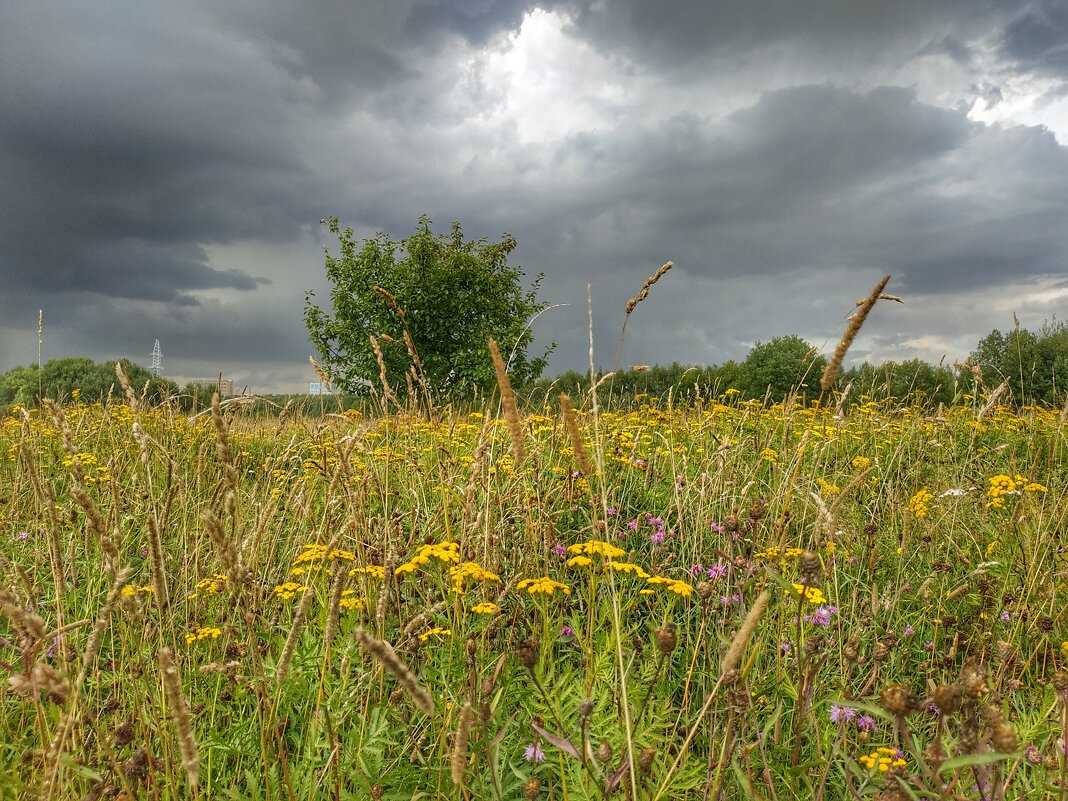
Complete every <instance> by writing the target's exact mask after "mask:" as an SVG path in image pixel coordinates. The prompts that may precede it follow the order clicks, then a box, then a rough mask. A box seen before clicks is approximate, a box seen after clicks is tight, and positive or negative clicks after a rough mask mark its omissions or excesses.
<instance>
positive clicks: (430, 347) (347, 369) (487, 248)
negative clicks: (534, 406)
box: [304, 216, 551, 397]
mask: <svg viewBox="0 0 1068 801" xmlns="http://www.w3.org/2000/svg"><path fill="white" fill-rule="evenodd" d="M324 223H325V224H326V225H328V226H329V228H330V232H331V233H333V234H334V235H335V236H337V238H338V243H339V245H340V253H339V255H337V256H334V255H332V254H331V253H330V252H329V250H326V251H325V254H326V274H327V277H328V278H329V279H330V281H331V283H332V284H333V289H332V290H331V292H330V299H331V303H332V305H333V315H332V316H331V315H330V314H328V313H327V312H325V311H324V310H323V309H321V308H320V307H319V306H317V305H315V303H313V301H312V297H313V293H310V292H309V293H308V296H307V298H306V302H305V310H304V319H305V323H306V324H307V326H308V332H309V335H310V339H311V341H312V343H313V344H314V345H315V347H316V348H317V349H318V351H319V353H320V355H321V357H322V364H323V367H324V368H325V369H326V370H327V372H328V373H329V374H330V375H331V377H332V378H333V380H334V382H335V383H336V384H337V385H338V386H340V387H342V388H344V389H346V390H349V391H353V392H356V391H360V390H361V389H365V388H366V387H367V386H368V385H369V383H377V382H378V377H379V366H378V361H377V358H376V356H375V353H374V350H373V348H372V345H371V342H370V337H371V336H374V337H376V338H377V339H378V340H379V342H380V346H381V348H382V354H383V358H384V361H385V364H386V377H387V380H388V381H389V383H390V385H391V386H392V388H393V390H394V392H396V393H397V394H402V393H403V392H404V391H405V389H406V387H407V385H408V382H407V379H406V374H407V373H408V372H409V370H410V369H411V368H412V366H413V357H412V355H411V354H410V353H409V349H408V347H407V346H406V344H405V340H404V336H405V332H406V330H407V333H408V334H410V336H411V339H412V341H413V343H414V346H415V351H416V353H417V354H418V357H419V360H420V363H421V370H422V375H423V377H424V378H425V380H426V382H427V384H428V386H429V387H430V388H431V390H432V391H434V392H435V393H437V394H439V395H441V396H448V397H456V396H457V395H458V394H460V393H461V392H464V393H469V392H470V391H471V389H472V388H473V387H479V388H483V389H485V388H487V387H489V386H491V385H492V384H493V381H494V373H493V364H492V362H491V361H490V356H489V349H488V346H487V340H488V339H489V338H490V337H493V338H494V339H496V340H497V342H498V344H499V345H500V348H501V352H502V354H503V355H505V357H506V358H509V356H510V358H509V365H508V367H509V372H510V374H511V378H512V381H513V382H514V383H516V384H519V385H522V384H523V383H526V382H528V381H532V380H534V379H536V378H537V377H538V376H539V375H540V374H541V371H542V370H543V369H544V367H545V365H546V359H545V357H544V356H543V357H541V358H531V357H530V356H528V354H527V350H528V349H529V347H530V345H531V343H532V341H533V338H534V336H533V333H532V332H531V330H530V327H529V323H530V321H531V319H532V318H533V317H534V316H536V315H537V314H538V313H540V312H541V311H543V310H544V309H545V308H546V304H544V303H541V302H539V301H538V300H537V290H538V286H539V284H540V282H541V276H538V278H537V279H536V280H535V281H534V284H533V287H532V288H531V289H530V290H529V291H526V292H524V291H523V288H522V278H523V272H522V271H521V270H520V269H518V268H514V267H509V266H508V264H507V260H508V255H509V254H510V253H511V252H512V251H513V250H514V249H515V247H516V240H515V239H514V238H513V237H512V236H510V235H505V236H504V237H503V238H502V239H501V241H500V242H497V243H489V242H487V241H486V240H485V239H479V240H477V241H466V242H465V241H464V238H463V231H462V230H461V228H460V224H459V223H458V222H454V223H453V224H452V231H451V233H450V234H449V235H447V236H444V235H442V236H438V235H435V234H434V233H433V232H432V231H431V228H430V226H431V222H430V220H429V219H427V217H426V216H423V217H420V219H419V227H418V228H417V229H416V232H415V233H414V234H412V235H411V236H410V237H408V238H407V239H405V240H403V241H399V242H395V241H392V240H390V239H389V238H387V237H386V236H385V235H384V234H379V235H378V236H376V237H375V238H373V239H366V240H364V241H363V242H362V243H360V242H357V240H356V239H355V238H354V237H353V232H352V229H351V228H346V229H344V230H342V229H341V227H340V224H339V222H338V219H337V218H336V217H332V218H331V219H330V220H328V221H324ZM376 286H377V287H381V288H382V289H385V290H386V291H388V292H389V293H391V294H392V296H393V297H394V298H395V299H396V305H397V307H399V310H400V312H399V313H398V310H397V308H393V307H392V304H391V303H390V302H389V301H388V300H387V299H386V298H384V297H383V296H381V295H380V294H378V293H376V292H375V291H374V288H375V287H376ZM402 314H403V317H402ZM549 350H551V348H550V349H549ZM548 353H549V351H546V353H545V356H548Z"/></svg>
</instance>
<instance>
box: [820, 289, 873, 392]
mask: <svg viewBox="0 0 1068 801" xmlns="http://www.w3.org/2000/svg"><path fill="white" fill-rule="evenodd" d="M889 281H890V273H887V274H886V275H884V276H883V278H882V280H881V281H879V283H877V284H876V285H875V289H873V290H872V292H871V294H870V295H868V297H866V298H865V299H864V301H863V303H861V304H860V308H858V309H857V311H856V312H854V313H853V315H852V316H851V317H850V318H849V325H848V326H846V330H845V333H844V334H842V339H841V341H840V342H839V343H838V347H836V348H835V349H834V355H833V356H831V360H830V361H829V362H827V366H826V367H825V368H823V377H822V378H821V379H820V389H821V390H822V391H823V392H826V391H827V390H828V389H830V386H831V384H833V383H834V379H835V378H837V377H838V371H839V370H841V369H842V360H843V359H845V355H846V353H847V352H848V351H849V346H850V345H852V344H853V340H854V339H856V337H857V333H858V332H859V331H860V327H861V326H862V325H864V321H865V320H867V319H868V315H869V314H870V313H871V310H872V309H873V308H874V307H875V303H876V302H877V301H878V300H879V297H880V295H882V293H883V290H884V289H885V288H886V285H887V283H888V282H889Z"/></svg>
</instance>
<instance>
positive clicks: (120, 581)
mask: <svg viewBox="0 0 1068 801" xmlns="http://www.w3.org/2000/svg"><path fill="white" fill-rule="evenodd" d="M133 574H134V569H133V568H132V567H124V568H122V569H121V570H119V571H118V573H116V575H115V580H114V581H113V582H112V583H111V589H110V590H109V591H108V597H107V599H106V600H105V601H104V605H103V606H102V607H100V610H99V611H98V612H97V614H96V621H95V622H94V623H93V628H92V629H91V630H90V632H89V638H88V639H87V640H86V641H85V651H84V653H83V655H82V666H81V668H80V669H79V671H78V678H77V679H76V680H75V682H74V688H75V690H74V691H75V694H77V693H79V692H81V688H82V686H83V685H84V684H85V680H86V679H87V678H88V677H89V670H90V669H91V668H92V666H93V665H94V664H95V663H96V655H97V654H98V653H99V652H100V643H101V642H102V641H103V639H104V630H105V629H106V628H107V626H108V621H110V620H111V613H112V612H113V611H114V610H115V606H116V605H117V604H118V603H119V599H120V598H122V588H123V587H125V586H126V583H127V582H128V581H129V580H130V577H131V576H132V575H133Z"/></svg>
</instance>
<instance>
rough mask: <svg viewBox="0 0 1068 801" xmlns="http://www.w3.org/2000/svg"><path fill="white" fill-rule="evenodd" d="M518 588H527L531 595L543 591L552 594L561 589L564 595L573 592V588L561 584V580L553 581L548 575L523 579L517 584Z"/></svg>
mask: <svg viewBox="0 0 1068 801" xmlns="http://www.w3.org/2000/svg"><path fill="white" fill-rule="evenodd" d="M515 586H516V589H519V590H526V591H527V592H529V593H530V594H531V595H536V594H538V593H543V594H545V595H552V594H553V593H554V592H555V591H556V590H560V591H562V592H563V593H564V595H570V594H571V588H570V587H568V586H567V585H566V584H561V583H560V582H559V581H553V580H552V579H551V578H549V577H548V576H542V577H541V578H528V579H523V580H522V581H520V582H519V583H518V584H516V585H515Z"/></svg>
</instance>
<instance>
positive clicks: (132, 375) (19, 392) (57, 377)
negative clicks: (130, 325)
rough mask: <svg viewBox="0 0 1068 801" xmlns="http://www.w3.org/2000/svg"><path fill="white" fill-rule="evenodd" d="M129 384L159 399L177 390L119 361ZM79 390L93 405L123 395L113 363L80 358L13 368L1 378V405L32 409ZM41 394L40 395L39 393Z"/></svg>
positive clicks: (81, 395) (141, 369) (174, 386)
mask: <svg viewBox="0 0 1068 801" xmlns="http://www.w3.org/2000/svg"><path fill="white" fill-rule="evenodd" d="M122 366H123V369H124V370H125V371H126V375H127V376H128V377H129V379H130V383H131V384H132V385H133V386H134V387H135V388H136V389H138V390H140V389H141V388H142V387H144V386H145V385H146V384H147V385H148V397H149V398H150V399H153V400H161V399H162V398H164V397H166V396H167V395H169V394H172V393H176V392H177V391H178V387H177V385H176V384H175V383H174V382H173V381H168V380H167V379H163V378H154V377H153V376H152V374H151V373H150V372H148V370H146V369H145V368H144V367H141V366H140V365H137V364H133V363H131V362H130V361H128V360H126V359H123V360H122ZM75 390H77V391H78V397H79V399H80V400H83V401H86V402H89V403H92V402H95V401H101V400H104V399H105V398H106V397H107V396H108V394H109V393H111V392H118V393H120V394H121V393H122V389H121V388H120V387H119V382H118V379H117V378H116V377H115V362H113V361H111V362H94V361H93V360H92V359H86V358H83V357H69V358H66V359H52V360H51V361H48V362H46V363H45V364H44V366H43V367H42V368H40V369H38V367H37V365H36V364H33V365H29V366H27V367H16V368H14V369H12V370H9V371H8V372H6V373H4V374H3V375H0V404H9V403H19V404H22V405H23V406H32V405H35V404H36V403H38V402H39V401H40V398H42V397H44V398H52V399H54V400H66V399H69V398H71V397H72V396H73V395H74V391H75ZM38 391H40V394H38Z"/></svg>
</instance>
